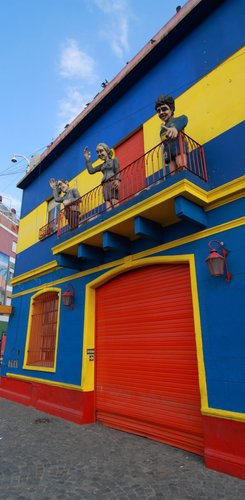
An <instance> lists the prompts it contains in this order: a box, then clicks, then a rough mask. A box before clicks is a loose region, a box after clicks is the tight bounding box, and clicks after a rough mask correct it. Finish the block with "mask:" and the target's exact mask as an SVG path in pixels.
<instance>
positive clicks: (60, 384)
mask: <svg viewBox="0 0 245 500" xmlns="http://www.w3.org/2000/svg"><path fill="white" fill-rule="evenodd" d="M6 377H8V378H13V379H17V380H25V381H28V382H38V383H40V384H45V385H53V386H55V387H63V389H72V390H75V391H80V392H82V388H81V386H80V385H73V384H65V383H63V382H53V381H51V380H46V379H45V378H37V377H28V376H26V375H16V374H15V373H6Z"/></svg>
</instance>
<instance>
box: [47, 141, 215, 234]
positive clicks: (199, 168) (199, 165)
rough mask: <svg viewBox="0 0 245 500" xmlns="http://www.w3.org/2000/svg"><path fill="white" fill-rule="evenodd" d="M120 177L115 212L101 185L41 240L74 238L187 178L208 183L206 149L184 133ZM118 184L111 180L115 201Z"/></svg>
mask: <svg viewBox="0 0 245 500" xmlns="http://www.w3.org/2000/svg"><path fill="white" fill-rule="evenodd" d="M173 169H174V170H173ZM172 170H173V171H172ZM181 174H182V175H181ZM120 177H121V179H120V182H119V188H118V189H119V201H118V203H117V205H115V206H114V208H113V209H112V210H108V209H106V206H105V202H104V201H103V185H102V184H100V185H99V186H97V187H96V188H94V189H92V190H91V191H89V192H88V193H86V194H85V195H83V196H82V197H81V198H80V199H79V200H78V201H77V202H75V203H73V204H71V205H69V208H68V209H67V208H66V209H63V210H60V212H59V215H58V218H57V219H55V220H52V221H50V222H49V223H48V224H46V225H45V226H43V227H42V228H41V229H40V231H39V240H42V239H44V238H46V237H48V236H50V235H51V234H53V233H56V232H57V237H58V238H60V239H62V240H63V237H65V236H66V238H67V237H68V238H71V237H72V236H73V235H74V234H77V232H84V231H85V230H86V229H87V228H89V227H90V226H91V223H94V224H97V223H98V222H101V221H102V220H104V219H105V218H108V217H109V218H110V217H112V216H113V215H115V214H116V213H119V212H121V211H122V210H126V209H127V208H128V207H130V206H135V205H136V204H137V203H139V201H141V200H142V199H146V198H149V197H151V196H152V195H153V194H155V193H156V192H164V190H165V189H166V188H167V187H168V186H169V185H173V184H176V183H178V182H179V181H180V180H181V179H183V178H186V177H188V179H189V180H190V179H191V182H193V183H194V184H196V183H198V179H199V180H201V182H202V183H206V182H207V171H206V164H205V156H204V150H203V147H202V146H201V145H200V144H198V143H197V142H196V141H194V140H193V139H192V138H191V137H189V136H187V135H186V134H184V133H181V134H180V135H179V137H178V139H177V140H176V141H172V143H160V144H158V145H157V146H156V147H154V148H152V149H151V150H150V151H148V152H147V153H145V154H144V155H143V156H141V157H140V158H137V159H136V160H135V161H134V162H132V163H130V164H129V165H127V166H126V167H124V168H123V169H122V170H121V174H120ZM115 180H116V179H113V178H111V179H110V191H111V193H112V197H113V189H114V188H113V184H114V181H115ZM157 222H160V221H157Z"/></svg>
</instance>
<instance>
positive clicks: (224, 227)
mask: <svg viewBox="0 0 245 500" xmlns="http://www.w3.org/2000/svg"><path fill="white" fill-rule="evenodd" d="M244 225H245V216H244V217H240V218H238V219H235V220H232V221H229V222H225V223H224V224H219V225H217V226H213V227H211V228H209V229H202V230H201V231H198V232H197V233H194V234H190V235H188V236H183V237H182V238H178V239H176V240H172V241H170V242H168V243H162V244H161V245H158V246H155V247H154V248H150V249H148V250H142V252H138V253H135V254H133V255H127V256H126V257H123V258H121V259H118V260H115V261H112V262H107V263H106V264H101V265H99V266H95V267H93V268H90V269H86V271H80V272H78V273H75V274H73V275H72V279H73V280H75V279H78V278H81V277H83V276H88V275H90V274H92V273H97V272H100V271H105V270H107V269H110V268H113V267H115V266H119V265H120V264H123V263H124V262H127V261H130V260H136V259H142V258H143V257H148V256H150V255H154V254H156V253H159V252H163V251H166V250H171V249H172V248H177V247H178V246H180V245H185V244H188V243H192V242H193V241H197V240H200V239H203V238H208V237H212V236H213V235H217V234H218V233H221V232H223V231H229V230H231V229H235V228H236V227H240V226H244ZM37 269H39V268H37ZM57 269H59V268H58V267H57ZM35 271H36V270H34V271H33V272H32V273H31V277H33V274H34V272H35ZM22 276H24V275H22ZM18 278H19V279H21V275H20V276H18ZM68 279H70V278H69V277H67V276H66V277H64V278H60V279H57V280H55V281H54V280H53V281H51V282H48V283H43V284H42V285H39V286H36V287H33V288H29V289H28V290H23V291H21V292H18V293H15V294H13V295H12V298H16V297H20V296H21V295H26V294H28V293H33V292H36V291H37V290H41V289H43V288H44V287H49V286H54V285H60V284H62V283H66V282H67V280H68ZM25 281H26V280H25ZM20 283H22V281H21V280H20Z"/></svg>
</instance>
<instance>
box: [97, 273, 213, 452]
mask: <svg viewBox="0 0 245 500" xmlns="http://www.w3.org/2000/svg"><path fill="white" fill-rule="evenodd" d="M96 414H97V420H98V421H99V422H102V423H103V424H106V425H108V426H110V427H114V428H117V429H121V430H125V431H127V432H132V433H135V434H140V435H143V436H148V437H150V438H152V439H155V440H158V441H162V442H165V443H168V444H171V445H174V446H177V447H180V448H183V449H186V450H189V451H192V452H194V453H198V454H202V452H203V431H202V417H201V413H200V394H199V385H198V370H197V355H196V345H195V335H194V322H193V308H192V297H191V285H190V275H189V267H188V265H185V264H180V265H154V266H149V267H145V268H138V269H136V270H133V271H130V272H127V273H125V274H122V275H119V276H118V277H116V278H114V279H112V280H111V281H109V282H108V283H106V284H105V285H103V286H101V287H100V288H99V289H98V290H97V292H96Z"/></svg>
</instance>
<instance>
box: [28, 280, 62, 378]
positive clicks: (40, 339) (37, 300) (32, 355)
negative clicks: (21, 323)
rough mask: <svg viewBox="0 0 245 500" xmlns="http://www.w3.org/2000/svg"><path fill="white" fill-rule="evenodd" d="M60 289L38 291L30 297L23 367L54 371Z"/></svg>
mask: <svg viewBox="0 0 245 500" xmlns="http://www.w3.org/2000/svg"><path fill="white" fill-rule="evenodd" d="M59 309H60V289H56V288H50V289H46V290H45V291H42V292H38V293H37V294H35V295H34V296H33V297H32V299H31V307H30V314H29V322H28V334H27V342H26V352H25V362H24V367H25V368H29V369H39V370H48V371H54V370H55V364H56V350H57V336H58V326H59Z"/></svg>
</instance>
